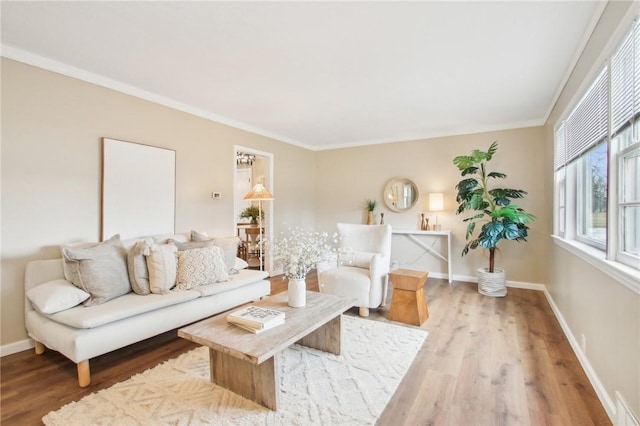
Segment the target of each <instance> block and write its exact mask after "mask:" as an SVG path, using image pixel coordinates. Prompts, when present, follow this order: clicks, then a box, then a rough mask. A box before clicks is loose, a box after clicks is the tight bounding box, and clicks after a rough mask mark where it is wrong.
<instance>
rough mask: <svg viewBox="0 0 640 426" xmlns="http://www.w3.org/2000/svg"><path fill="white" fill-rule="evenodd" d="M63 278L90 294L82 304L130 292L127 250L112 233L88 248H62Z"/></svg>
mask: <svg viewBox="0 0 640 426" xmlns="http://www.w3.org/2000/svg"><path fill="white" fill-rule="evenodd" d="M62 255H63V258H64V268H65V274H64V275H65V278H67V280H68V281H71V282H72V283H73V284H74V285H75V286H77V287H79V288H81V289H82V290H84V291H86V292H87V293H89V294H90V295H91V297H90V298H89V299H88V300H87V301H86V302H85V303H84V304H85V306H93V305H98V304H100V303H104V302H106V301H108V300H111V299H113V298H115V297H118V296H122V295H123V294H127V293H129V292H130V291H131V284H130V283H129V274H128V272H127V260H126V256H127V253H126V251H125V249H124V247H123V246H122V243H121V242H120V235H115V236H113V237H111V238H109V239H108V240H106V241H104V242H102V243H96V244H93V245H91V246H87V247H69V246H66V247H63V248H62Z"/></svg>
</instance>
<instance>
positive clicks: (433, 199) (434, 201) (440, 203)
mask: <svg viewBox="0 0 640 426" xmlns="http://www.w3.org/2000/svg"><path fill="white" fill-rule="evenodd" d="M429 210H430V211H432V212H441V211H442V210H444V194H443V193H441V192H432V193H431V194H429Z"/></svg>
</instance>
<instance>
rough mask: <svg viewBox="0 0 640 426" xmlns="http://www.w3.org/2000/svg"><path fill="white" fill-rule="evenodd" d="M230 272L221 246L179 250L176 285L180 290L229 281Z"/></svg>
mask: <svg viewBox="0 0 640 426" xmlns="http://www.w3.org/2000/svg"><path fill="white" fill-rule="evenodd" d="M228 279H229V274H228V273H227V267H226V265H225V264H224V260H223V258H222V249H221V248H220V247H205V248H198V249H192V250H185V251H179V252H178V274H177V279H176V285H177V286H178V288H179V289H180V290H188V289H190V288H192V287H197V286H201V285H207V284H213V283H218V282H222V281H227V280H228Z"/></svg>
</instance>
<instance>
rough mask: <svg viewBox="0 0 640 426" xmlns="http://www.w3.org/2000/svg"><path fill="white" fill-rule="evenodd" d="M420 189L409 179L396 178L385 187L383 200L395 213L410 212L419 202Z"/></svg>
mask: <svg viewBox="0 0 640 426" xmlns="http://www.w3.org/2000/svg"><path fill="white" fill-rule="evenodd" d="M418 195H419V194H418V187H417V186H416V184H415V183H413V182H412V181H411V180H409V179H405V178H394V179H391V180H390V181H389V182H387V184H386V185H385V186H384V192H383V194H382V198H383V199H384V203H385V204H386V205H387V207H389V208H390V209H391V210H393V211H394V212H403V211H406V210H409V209H410V208H411V207H413V206H414V205H415V204H416V202H417V201H418Z"/></svg>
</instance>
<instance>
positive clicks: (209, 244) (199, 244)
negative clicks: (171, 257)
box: [167, 238, 215, 251]
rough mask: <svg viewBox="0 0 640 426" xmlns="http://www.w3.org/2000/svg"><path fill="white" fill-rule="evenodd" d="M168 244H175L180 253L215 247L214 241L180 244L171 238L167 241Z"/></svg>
mask: <svg viewBox="0 0 640 426" xmlns="http://www.w3.org/2000/svg"><path fill="white" fill-rule="evenodd" d="M167 243H169V244H173V245H174V246H176V247H178V251H185V250H193V249H198V248H204V247H213V246H214V245H215V243H214V242H213V240H210V241H188V242H180V241H176V240H173V239H171V238H169V240H167Z"/></svg>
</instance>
